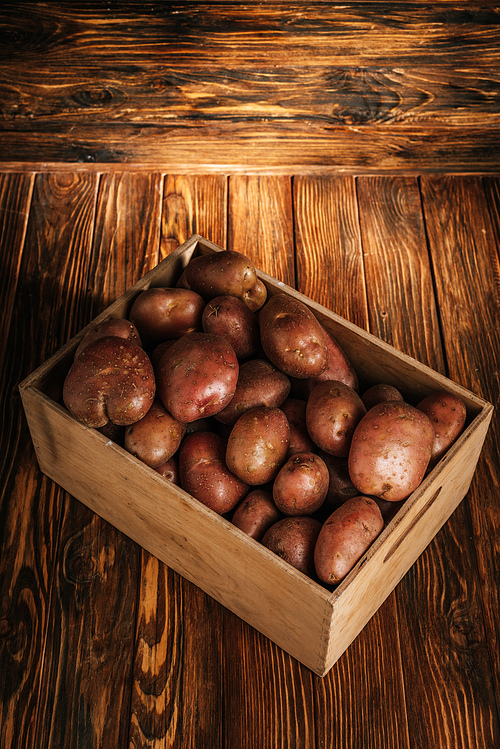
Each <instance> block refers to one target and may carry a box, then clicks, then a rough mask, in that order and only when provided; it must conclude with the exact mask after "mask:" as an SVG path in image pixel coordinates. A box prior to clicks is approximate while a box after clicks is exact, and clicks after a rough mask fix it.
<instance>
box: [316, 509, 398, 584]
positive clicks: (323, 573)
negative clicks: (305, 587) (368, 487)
mask: <svg viewBox="0 0 500 749" xmlns="http://www.w3.org/2000/svg"><path fill="white" fill-rule="evenodd" d="M383 527H384V520H383V518H382V514H381V512H380V509H379V507H378V505H377V503H376V502H375V501H374V500H373V499H371V497H365V496H358V497H351V498H350V499H348V500H347V501H346V502H344V504H343V505H341V506H340V507H339V508H337V509H336V510H335V511H334V512H333V513H332V514H331V515H330V517H329V518H328V520H326V521H325V523H324V524H323V525H322V527H321V530H320V532H319V534H318V538H317V541H316V546H315V548H314V566H315V570H316V574H317V576H318V577H319V579H320V580H321V581H322V582H324V583H327V584H328V585H336V584H337V583H339V582H340V581H341V580H343V579H344V577H345V576H346V575H347V573H348V572H350V571H351V570H352V568H353V567H354V565H355V564H356V562H358V561H359V560H360V559H361V557H362V556H363V554H364V553H365V552H366V550H367V549H368V548H369V546H370V545H371V544H372V543H373V541H374V540H375V539H376V538H377V536H378V535H379V534H380V532H381V530H382V529H383Z"/></svg>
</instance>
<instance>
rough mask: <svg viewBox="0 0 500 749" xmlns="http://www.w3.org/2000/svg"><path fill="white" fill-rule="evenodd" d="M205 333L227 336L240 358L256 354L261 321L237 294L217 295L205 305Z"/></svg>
mask: <svg viewBox="0 0 500 749" xmlns="http://www.w3.org/2000/svg"><path fill="white" fill-rule="evenodd" d="M201 324H202V327H203V330H204V331H205V333H216V334H217V335H220V336H222V337H223V338H226V339H227V340H228V341H229V343H230V344H231V346H232V347H233V349H234V352H235V354H236V356H237V357H238V359H249V358H250V357H252V356H255V355H256V353H257V350H258V348H259V345H260V332H259V323H258V322H257V318H256V316H255V314H254V312H252V310H251V309H249V308H248V307H247V305H246V304H245V302H244V301H242V300H241V299H238V298H237V297H235V296H217V297H215V298H214V299H211V300H210V302H208V304H207V305H206V306H205V308H204V310H203V314H202V316H201Z"/></svg>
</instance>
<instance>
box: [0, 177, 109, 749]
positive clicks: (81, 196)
mask: <svg viewBox="0 0 500 749" xmlns="http://www.w3.org/2000/svg"><path fill="white" fill-rule="evenodd" d="M23 182H24V184H25V180H23V181H22V182H21V183H19V184H20V186H21V185H22V184H23ZM95 191H96V177H95V176H94V175H89V176H87V177H75V178H73V177H71V176H70V175H57V174H54V175H50V176H41V175H40V176H38V177H37V179H36V180H35V182H34V190H33V199H32V203H31V212H30V217H29V222H28V225H27V230H26V242H25V248H24V252H23V255H22V259H21V264H20V266H19V276H18V282H17V288H16V294H15V297H14V298H13V299H12V300H11V302H12V318H11V326H10V332H9V338H8V342H7V346H6V348H5V359H4V362H3V364H4V366H3V369H2V381H1V392H2V404H3V406H2V409H3V413H2V434H1V440H2V449H1V451H0V454H1V479H2V480H1V487H2V497H1V505H0V508H1V510H0V511H1V522H0V528H1V530H0V534H1V537H0V546H1V548H2V554H1V558H0V565H1V569H0V586H1V591H0V598H1V600H2V614H1V617H2V638H1V650H0V660H1V663H0V670H1V672H2V674H5V677H4V678H2V679H0V692H1V694H0V711H1V716H0V743H1V744H2V746H4V747H13V746H20V745H23V744H24V745H26V746H35V745H37V744H40V743H43V742H41V741H39V733H38V731H37V720H38V718H39V701H40V691H41V690H42V689H43V686H44V683H45V682H44V678H45V673H46V672H45V666H46V662H45V660H44V657H45V653H46V647H47V643H46V637H47V630H48V629H49V623H50V621H51V620H50V599H51V590H52V580H53V574H54V565H55V563H56V559H57V543H58V533H59V523H60V517H61V509H62V502H63V497H62V495H63V492H62V491H61V490H60V489H59V488H58V487H56V486H54V485H53V484H51V482H49V481H47V480H46V479H45V478H44V477H42V476H41V475H40V471H39V468H38V465H37V463H36V459H35V454H34V451H33V447H32V443H31V440H30V438H29V435H28V431H27V429H26V424H25V421H24V418H23V416H22V413H21V409H20V402H19V400H18V398H17V397H15V393H16V391H17V384H18V382H19V381H20V380H21V379H22V378H23V377H24V376H26V375H27V374H28V373H29V372H30V371H32V370H33V369H34V368H36V367H37V366H38V365H39V364H40V363H41V362H42V361H43V360H44V359H45V358H46V357H48V356H49V355H50V354H51V353H53V351H54V350H55V349H57V348H59V347H60V345H61V343H62V342H63V341H65V340H66V339H67V337H69V336H70V335H71V334H72V333H74V332H76V330H75V326H76V325H77V320H78V310H79V299H78V298H76V297H75V296H74V295H73V284H74V283H77V281H78V280H81V279H82V278H84V279H85V282H86V273H87V270H88V258H89V255H90V242H91V228H92V223H93V211H94V202H95ZM21 195H22V193H21ZM25 195H26V194H25ZM11 205H12V203H11ZM23 220H24V218H23ZM21 250H22V248H21V247H18V252H19V253H20V252H21ZM12 257H13V259H14V256H12ZM16 260H17V258H16ZM15 266H16V263H14V267H15Z"/></svg>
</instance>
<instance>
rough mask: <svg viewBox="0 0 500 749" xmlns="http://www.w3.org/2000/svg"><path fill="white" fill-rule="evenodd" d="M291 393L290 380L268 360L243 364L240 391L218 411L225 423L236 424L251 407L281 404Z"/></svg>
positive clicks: (237, 388)
mask: <svg viewBox="0 0 500 749" xmlns="http://www.w3.org/2000/svg"><path fill="white" fill-rule="evenodd" d="M289 392H290V380H289V379H288V377H287V376H286V375H285V374H283V372H280V371H279V369H277V368H276V367H275V366H274V365H273V364H271V363H270V362H268V361H266V360H265V359H250V360H249V361H246V362H243V363H242V364H240V371H239V375H238V382H237V384H236V390H235V392H234V395H233V397H232V399H231V401H230V402H229V403H228V405H227V406H226V407H225V408H223V409H222V411H219V412H218V413H217V414H215V418H216V419H217V421H220V422H221V423H222V424H231V425H232V424H235V423H236V421H237V420H238V419H239V417H240V416H241V415H242V414H243V413H244V412H245V411H248V410H249V409H250V408H255V407H257V406H269V407H271V408H276V407H279V406H280V405H281V404H282V403H283V401H284V400H285V398H286V397H287V396H288V394H289Z"/></svg>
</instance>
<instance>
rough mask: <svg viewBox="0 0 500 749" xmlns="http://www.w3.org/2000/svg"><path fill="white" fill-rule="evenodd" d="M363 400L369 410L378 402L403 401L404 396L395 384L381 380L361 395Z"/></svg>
mask: <svg viewBox="0 0 500 749" xmlns="http://www.w3.org/2000/svg"><path fill="white" fill-rule="evenodd" d="M361 400H362V401H363V403H364V404H365V408H366V410H367V411H369V410H370V408H372V407H373V406H376V405H377V404H378V403H387V401H402V400H404V398H403V396H402V395H401V393H400V392H399V390H398V389H397V388H395V387H394V385H389V384H388V383H386V382H379V383H377V384H376V385H372V386H371V387H369V388H368V390H365V392H364V393H363V395H362V396H361Z"/></svg>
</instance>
